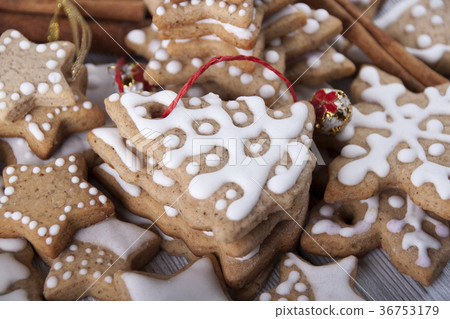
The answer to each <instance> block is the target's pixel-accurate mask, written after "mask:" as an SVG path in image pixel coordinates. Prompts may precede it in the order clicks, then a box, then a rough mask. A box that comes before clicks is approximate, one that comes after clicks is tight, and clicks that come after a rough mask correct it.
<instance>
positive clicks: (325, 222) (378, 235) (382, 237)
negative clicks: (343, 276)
mask: <svg viewBox="0 0 450 319" xmlns="http://www.w3.org/2000/svg"><path fill="white" fill-rule="evenodd" d="M449 225H450V223H449V222H448V221H445V220H443V219H441V218H439V217H436V216H435V215H434V214H433V213H431V212H426V211H424V210H423V209H422V208H420V207H419V206H417V205H415V204H414V203H413V202H412V200H411V198H410V197H409V196H408V195H406V194H405V193H404V192H403V191H401V190H400V189H388V190H385V191H383V192H381V193H380V194H379V195H376V196H374V197H372V198H369V199H367V200H360V201H359V200H354V201H348V202H344V203H336V204H325V203H321V204H319V205H317V206H316V207H315V208H313V210H312V213H311V217H310V221H309V223H308V225H307V227H306V228H305V233H304V234H303V235H302V239H301V246H302V248H303V249H304V250H306V251H308V252H311V253H314V254H318V255H327V256H328V255H332V256H338V257H345V256H348V255H355V254H356V255H362V254H365V253H367V252H369V251H371V250H373V249H375V248H376V247H378V246H379V245H380V244H381V245H382V247H383V248H384V249H385V250H386V251H387V253H388V254H389V256H390V259H391V261H392V263H393V264H394V266H395V267H396V268H397V269H398V270H399V271H400V272H402V273H404V274H407V275H409V276H411V277H412V278H414V279H415V280H417V281H419V282H421V283H422V284H423V285H425V286H429V285H430V284H431V283H432V282H433V281H434V280H435V279H436V278H437V276H438V275H439V274H440V272H441V270H442V269H443V268H444V267H445V265H446V264H447V262H448V260H449V257H448V256H449V251H450V236H449Z"/></svg>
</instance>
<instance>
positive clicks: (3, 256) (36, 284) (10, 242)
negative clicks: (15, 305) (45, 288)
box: [0, 238, 42, 301]
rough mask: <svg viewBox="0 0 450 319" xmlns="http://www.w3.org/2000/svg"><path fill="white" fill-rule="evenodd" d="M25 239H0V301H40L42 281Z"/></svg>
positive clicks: (31, 251) (31, 250)
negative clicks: (0, 272)
mask: <svg viewBox="0 0 450 319" xmlns="http://www.w3.org/2000/svg"><path fill="white" fill-rule="evenodd" d="M33 256H34V252H33V249H32V248H31V246H30V245H29V244H28V243H27V241H26V240H25V239H22V238H13V239H11V238H8V239H3V238H0V269H1V270H2V275H1V276H0V301H27V300H42V279H41V276H40V274H39V273H38V271H37V270H36V269H35V268H34V267H33V265H32V260H33Z"/></svg>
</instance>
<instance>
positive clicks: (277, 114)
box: [273, 110, 284, 119]
mask: <svg viewBox="0 0 450 319" xmlns="http://www.w3.org/2000/svg"><path fill="white" fill-rule="evenodd" d="M283 115H284V113H283V112H281V111H279V110H277V111H275V112H273V116H274V117H275V118H277V119H279V118H280V117H282V116H283Z"/></svg>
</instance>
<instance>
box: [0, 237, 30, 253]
mask: <svg viewBox="0 0 450 319" xmlns="http://www.w3.org/2000/svg"><path fill="white" fill-rule="evenodd" d="M26 246H27V241H26V240H25V239H19V238H11V239H10V238H8V239H4V238H0V250H3V251H8V252H19V251H22V250H24V249H25V247H26Z"/></svg>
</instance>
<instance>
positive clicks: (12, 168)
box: [6, 166, 15, 175]
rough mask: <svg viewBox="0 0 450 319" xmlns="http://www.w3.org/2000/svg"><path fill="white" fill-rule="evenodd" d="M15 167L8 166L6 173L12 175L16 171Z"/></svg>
mask: <svg viewBox="0 0 450 319" xmlns="http://www.w3.org/2000/svg"><path fill="white" fill-rule="evenodd" d="M14 171H15V169H14V167H11V166H10V167H8V168H6V174H8V175H11V174H12V173H14Z"/></svg>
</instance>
